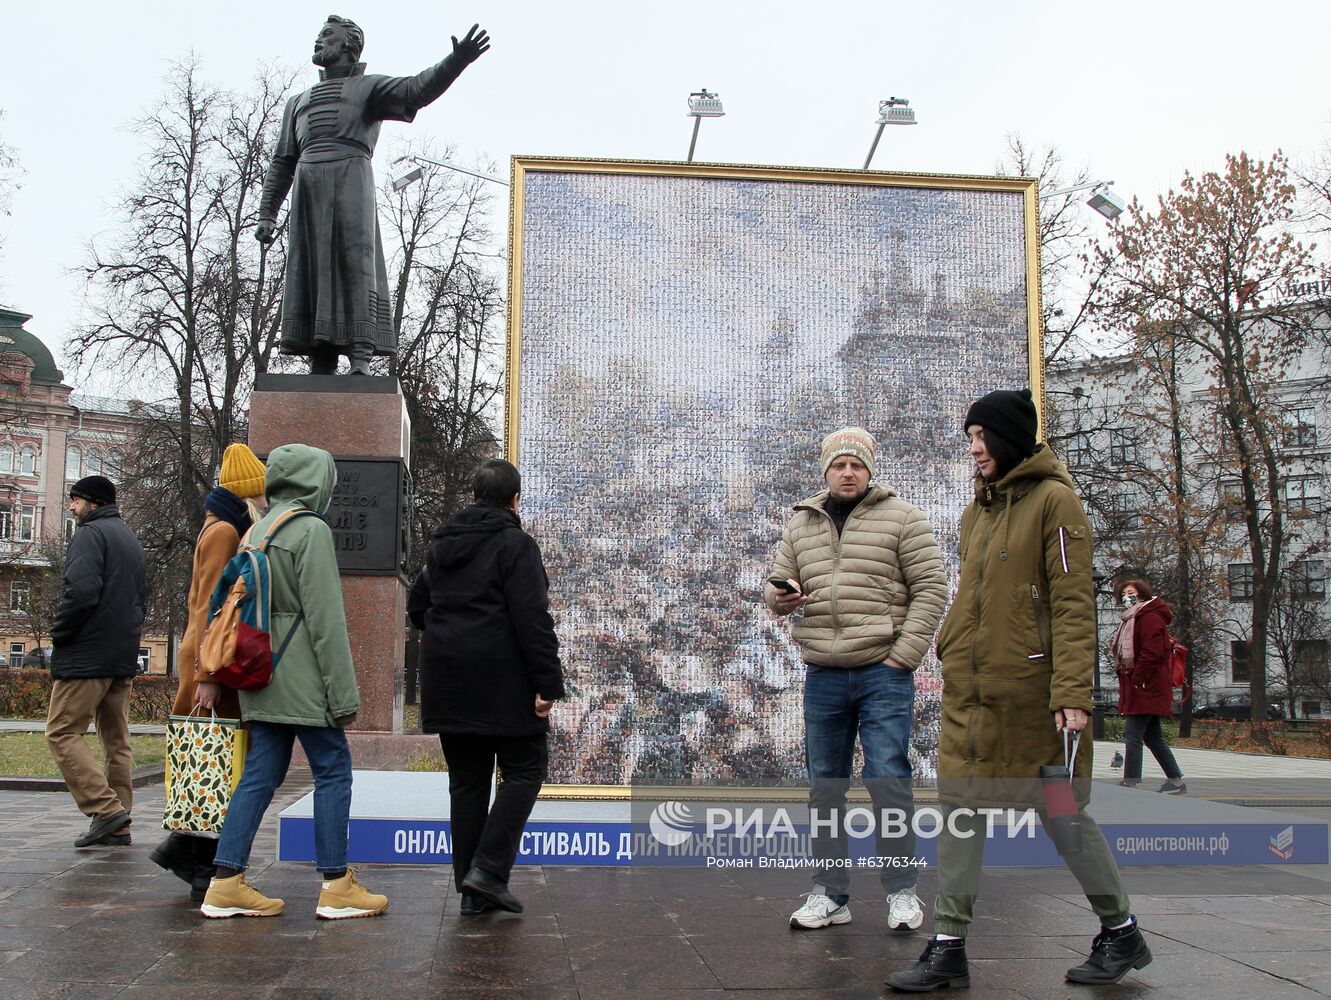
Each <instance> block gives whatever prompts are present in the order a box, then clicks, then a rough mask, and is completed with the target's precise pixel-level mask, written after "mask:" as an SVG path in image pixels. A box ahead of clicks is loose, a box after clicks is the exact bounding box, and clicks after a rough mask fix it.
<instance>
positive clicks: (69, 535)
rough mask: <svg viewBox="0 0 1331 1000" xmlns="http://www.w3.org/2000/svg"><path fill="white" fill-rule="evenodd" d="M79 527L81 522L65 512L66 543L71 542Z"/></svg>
mask: <svg viewBox="0 0 1331 1000" xmlns="http://www.w3.org/2000/svg"><path fill="white" fill-rule="evenodd" d="M78 526H79V522H78V521H75V520H74V515H73V514H71V513H70V512H69V511H65V541H67V542H68V541H70V540H72V539H73V537H74V529H75V528H77V527H78Z"/></svg>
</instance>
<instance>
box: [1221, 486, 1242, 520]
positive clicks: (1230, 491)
mask: <svg viewBox="0 0 1331 1000" xmlns="http://www.w3.org/2000/svg"><path fill="white" fill-rule="evenodd" d="M1220 489H1221V494H1222V495H1221V501H1222V502H1223V503H1224V505H1225V520H1226V521H1242V520H1243V514H1244V510H1243V487H1242V486H1241V485H1239V484H1238V483H1235V482H1228V483H1224V484H1223V485H1222V486H1221V487H1220Z"/></svg>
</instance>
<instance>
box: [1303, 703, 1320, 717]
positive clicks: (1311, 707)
mask: <svg viewBox="0 0 1331 1000" xmlns="http://www.w3.org/2000/svg"><path fill="white" fill-rule="evenodd" d="M1300 708H1302V709H1303V717H1304V718H1305V719H1311V718H1312V717H1313V716H1314V715H1321V714H1322V703H1321V702H1320V701H1305V702H1303V703H1302V705H1300Z"/></svg>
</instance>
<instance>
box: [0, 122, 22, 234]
mask: <svg viewBox="0 0 1331 1000" xmlns="http://www.w3.org/2000/svg"><path fill="white" fill-rule="evenodd" d="M4 117H5V112H4V109H2V108H0V120H3V119H4ZM22 176H23V168H22V167H21V166H20V165H19V158H18V151H17V150H15V149H14V147H13V146H11V145H9V144H8V143H6V142H5V141H4V140H3V139H0V215H5V216H7V215H9V214H10V212H11V211H12V210H13V206H14V192H15V191H17V190H18V189H19V178H20V177H22ZM4 246H5V240H4V235H3V234H2V233H0V250H3V249H4Z"/></svg>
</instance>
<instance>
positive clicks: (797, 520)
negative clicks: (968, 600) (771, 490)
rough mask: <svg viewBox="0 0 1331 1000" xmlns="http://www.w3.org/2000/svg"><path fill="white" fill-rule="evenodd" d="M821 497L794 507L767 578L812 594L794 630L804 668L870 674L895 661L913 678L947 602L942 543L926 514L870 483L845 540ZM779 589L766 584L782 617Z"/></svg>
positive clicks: (765, 596) (824, 497)
mask: <svg viewBox="0 0 1331 1000" xmlns="http://www.w3.org/2000/svg"><path fill="white" fill-rule="evenodd" d="M827 495H828V491H827V490H822V491H821V492H819V493H816V494H814V495H813V496H811V497H809V498H808V499H807V500H802V501H800V502H799V503H797V504H796V505H795V514H794V516H792V517H791V519H790V520H789V521H788V522H787V523H786V529H785V531H784V532H783V533H782V535H781V545H780V548H779V549H778V550H777V557H776V562H775V563H774V564H773V566H772V569H771V572H769V573H768V574H767V575H768V577H778V578H780V579H782V580H790V579H794V580H798V581H799V584H800V589H801V590H802V591H803V592H804V593H805V594H806V595H808V598H809V600H808V602H807V603H806V604H805V605H804V614H803V616H801V617H799V618H797V619H795V621H794V622H793V624H792V625H791V635H792V636H793V638H794V639H795V641H796V642H797V643H799V646H800V651H801V653H802V655H803V656H804V659H805V662H807V663H812V664H815V665H817V666H820V667H863V666H867V665H869V664H871V663H881V662H883V661H884V660H886V659H888V658H889V657H890V658H891V659H892V660H894V661H896V662H897V663H899V664H901V665H902V666H903V667H906V668H907V669H908V670H914V669H915V668H916V667H918V666H919V665H920V660H921V659H923V658H924V654H925V653H926V652H927V651H928V649H929V643H931V642H932V641H933V638H934V630H935V629H936V628H937V627H938V619H939V618H940V617H941V616H942V614H943V605H944V604H946V603H947V575H946V573H945V572H944V570H943V558H942V556H941V555H940V553H939V551H938V540H937V539H936V538H935V537H934V531H933V528H932V526H931V525H930V524H929V520H928V518H926V517H925V516H924V514H923V512H921V511H920V510H918V509H916V508H915V507H912V506H911V505H910V504H908V503H907V502H906V501H905V500H902V499H901V498H900V497H898V496H897V495H896V493H895V492H894V491H893V490H892V489H891V488H890V487H887V486H882V485H873V486H870V487H869V492H868V493H866V494H865V495H864V498H863V499H862V500H861V501H860V502H859V504H858V505H857V506H856V507H855V509H854V510H852V511H851V512H850V516H849V517H847V518H846V524H845V527H844V528H843V529H842V531H841V534H840V535H839V536H838V534H837V530H836V525H835V524H834V523H833V521H832V516H831V515H830V514H828V513H827V511H826V510H825V509H824V508H823V504H824V503H825V502H826V500H827ZM776 596H777V594H776V588H775V587H773V586H772V585H771V584H770V583H768V584H765V585H764V586H763V599H764V600H765V601H766V602H767V605H768V607H770V608H773V609H774V610H775V602H776Z"/></svg>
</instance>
